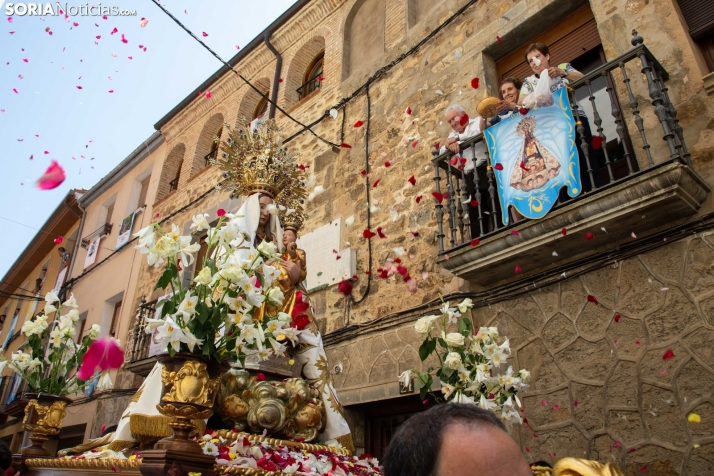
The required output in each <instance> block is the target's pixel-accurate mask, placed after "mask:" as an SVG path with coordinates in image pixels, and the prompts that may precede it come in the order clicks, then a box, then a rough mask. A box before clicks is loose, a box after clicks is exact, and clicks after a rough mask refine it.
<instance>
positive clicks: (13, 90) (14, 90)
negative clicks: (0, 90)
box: [12, 88, 20, 94]
mask: <svg viewBox="0 0 714 476" xmlns="http://www.w3.org/2000/svg"><path fill="white" fill-rule="evenodd" d="M12 92H13V93H15V94H20V93H18V92H17V89H15V88H12Z"/></svg>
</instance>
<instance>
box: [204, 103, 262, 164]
mask: <svg viewBox="0 0 714 476" xmlns="http://www.w3.org/2000/svg"><path fill="white" fill-rule="evenodd" d="M265 103H266V104H267V103H268V102H267V101H266V102H265ZM263 114H265V111H263ZM222 133H223V126H221V127H219V128H218V132H216V136H215V137H217V138H218V139H219V140H218V141H216V140H215V137H214V138H212V142H211V150H210V152H208V154H206V157H205V159H206V167H208V166H209V165H210V164H211V159H214V160H215V158H216V156H217V155H218V148H219V146H220V145H221V143H220V138H221V134H222Z"/></svg>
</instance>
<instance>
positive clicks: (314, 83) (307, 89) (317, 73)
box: [297, 51, 325, 99]
mask: <svg viewBox="0 0 714 476" xmlns="http://www.w3.org/2000/svg"><path fill="white" fill-rule="evenodd" d="M324 61H325V52H324V51H321V52H320V53H318V55H317V56H316V57H315V59H313V60H312V62H311V63H310V66H308V68H307V70H306V71H305V76H303V78H302V86H300V87H299V88H298V89H297V93H298V97H299V98H300V99H303V98H305V97H307V96H309V95H310V94H311V93H313V92H314V91H317V90H318V89H320V86H321V85H322V66H323V64H324Z"/></svg>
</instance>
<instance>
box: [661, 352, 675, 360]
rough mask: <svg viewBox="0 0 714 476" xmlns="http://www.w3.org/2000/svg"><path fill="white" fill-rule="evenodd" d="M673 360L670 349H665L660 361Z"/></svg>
mask: <svg viewBox="0 0 714 476" xmlns="http://www.w3.org/2000/svg"><path fill="white" fill-rule="evenodd" d="M673 358H674V352H672V349H667V350H666V351H665V353H664V355H663V356H662V360H669V359H673Z"/></svg>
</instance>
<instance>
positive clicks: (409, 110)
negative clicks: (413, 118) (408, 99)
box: [404, 107, 412, 115]
mask: <svg viewBox="0 0 714 476" xmlns="http://www.w3.org/2000/svg"><path fill="white" fill-rule="evenodd" d="M404 113H405V114H407V115H411V113H412V108H410V107H407V109H406V110H405V111H404Z"/></svg>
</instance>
